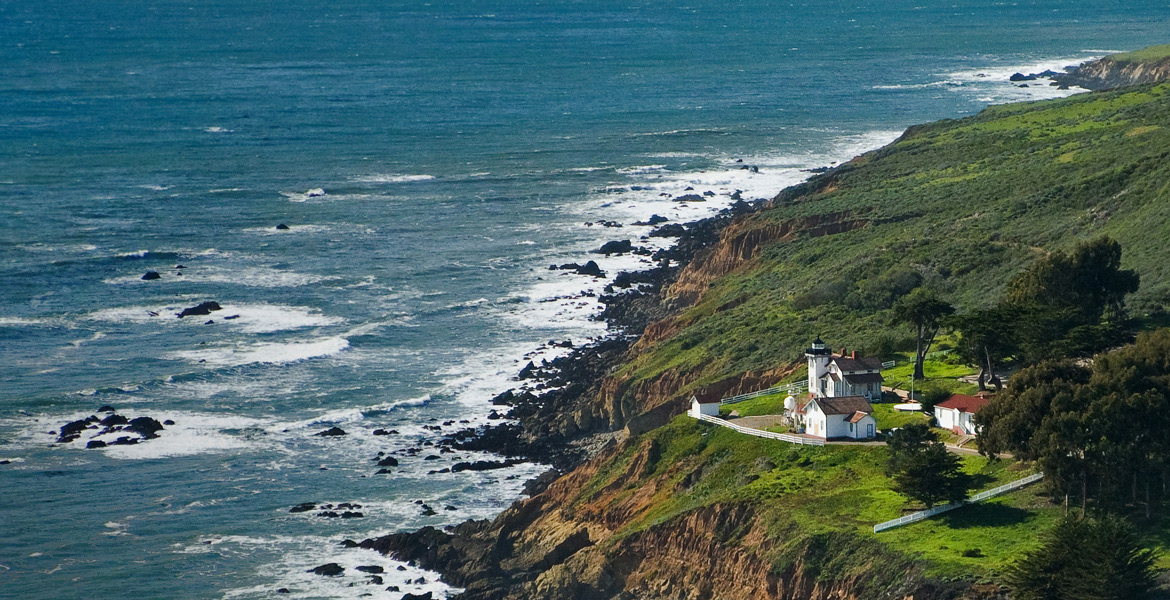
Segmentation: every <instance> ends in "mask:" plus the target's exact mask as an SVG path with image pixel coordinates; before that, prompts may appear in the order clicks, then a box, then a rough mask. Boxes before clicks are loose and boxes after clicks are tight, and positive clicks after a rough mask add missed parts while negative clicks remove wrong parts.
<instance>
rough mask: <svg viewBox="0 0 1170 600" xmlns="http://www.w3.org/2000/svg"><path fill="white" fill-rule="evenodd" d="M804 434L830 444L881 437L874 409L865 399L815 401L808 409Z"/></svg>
mask: <svg viewBox="0 0 1170 600" xmlns="http://www.w3.org/2000/svg"><path fill="white" fill-rule="evenodd" d="M804 433H805V434H806V435H809V436H812V437H819V438H825V439H827V440H832V439H846V440H868V439H870V438H872V437H874V436H875V435H877V421H876V420H875V419H874V418H873V406H871V405H870V403H869V400H867V399H866V398H865V397H864V396H841V397H836V398H812V399H811V400H809V401H808V404H805V405H804Z"/></svg>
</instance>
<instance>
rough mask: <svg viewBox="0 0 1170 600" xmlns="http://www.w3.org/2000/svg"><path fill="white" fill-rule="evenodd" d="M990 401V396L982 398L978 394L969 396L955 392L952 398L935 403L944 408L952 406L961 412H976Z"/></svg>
mask: <svg viewBox="0 0 1170 600" xmlns="http://www.w3.org/2000/svg"><path fill="white" fill-rule="evenodd" d="M988 402H990V400H989V399H988V398H980V397H978V396H967V395H964V394H954V395H952V396H951V397H950V398H947V399H946V400H943V401H942V402H939V403H938V404H935V406H941V407H943V408H952V409H955V410H957V411H959V412H965V413H971V414H975V413H977V412H979V409H981V408H983V407H984V406H986V405H987V403H988Z"/></svg>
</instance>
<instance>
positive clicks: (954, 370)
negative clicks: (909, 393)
mask: <svg viewBox="0 0 1170 600" xmlns="http://www.w3.org/2000/svg"><path fill="white" fill-rule="evenodd" d="M895 360H896V361H897V365H895V366H894V368H892V369H884V370H882V377H884V378H885V381H884V382H883V383H882V385H884V386H886V387H892V388H897V389H901V390H909V389H910V375H911V374H912V373H913V372H914V354H913V353H903V354H899V355H898V357H897V358H896V359H895ZM978 372H979V369H977V368H975V367H972V366H971V365H965V364H962V363H961V362H959V361H958V360H957V359H955V358H953V357H951V352H950V351H944V352H931V353H930V354H927V355H926V360H925V361H923V362H922V373H923V374H924V375H926V379H925V380H922V379H919V380H918V381H917V382H915V386H919V385H922V384H923V383H930V384H933V385H936V386H937V385H942V386H945V387H947V389H948V390H951V391H952V393H962V392H961V391H958V390H961V389H962V390H965V389H967V388H970V389H971V390H974V389H975V388H976V387H977V386H974V385H971V384H966V383H962V382H959V381H956V380H957V379H958V378H959V377H966V376H968V375H975V374H976V373H978ZM952 387H953V388H954V389H951V388H952Z"/></svg>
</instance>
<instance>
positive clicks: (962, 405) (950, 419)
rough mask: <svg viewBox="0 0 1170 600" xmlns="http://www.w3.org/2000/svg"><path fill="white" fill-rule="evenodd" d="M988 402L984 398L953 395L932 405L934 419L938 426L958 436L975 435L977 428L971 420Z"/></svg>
mask: <svg viewBox="0 0 1170 600" xmlns="http://www.w3.org/2000/svg"><path fill="white" fill-rule="evenodd" d="M989 401H990V400H989V399H988V398H986V397H984V396H967V395H965V394H954V395H952V396H951V397H950V398H947V399H946V400H943V401H942V402H939V403H938V404H935V405H934V419H935V421H936V422H937V423H938V426H939V427H941V428H943V429H950V430H951V431H953V432H955V433H957V434H959V435H977V434H978V433H979V431H978V428H976V427H975V423H974V422H973V421H972V420H971V417H973V416H975V413H977V412H979V409H981V408H983V407H984V406H986V405H987V403H988V402H989Z"/></svg>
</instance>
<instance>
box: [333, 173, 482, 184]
mask: <svg viewBox="0 0 1170 600" xmlns="http://www.w3.org/2000/svg"><path fill="white" fill-rule="evenodd" d="M476 175H479V176H483V175H488V173H477V174H476ZM434 178H435V176H434V175H425V174H420V175H403V174H400V173H374V174H372V175H359V176H357V177H354V178H353V181H354V182H357V183H410V182H413V181H430V180H431V179H434Z"/></svg>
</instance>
